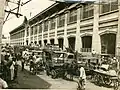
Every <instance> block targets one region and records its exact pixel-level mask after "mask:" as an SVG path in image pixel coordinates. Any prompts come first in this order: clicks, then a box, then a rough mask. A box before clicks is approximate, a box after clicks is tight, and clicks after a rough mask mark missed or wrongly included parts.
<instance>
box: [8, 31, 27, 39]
mask: <svg viewBox="0 0 120 90" xmlns="http://www.w3.org/2000/svg"><path fill="white" fill-rule="evenodd" d="M24 35H25V32H24V31H22V32H19V33H17V34H14V35H11V36H10V39H17V38H22V37H24Z"/></svg>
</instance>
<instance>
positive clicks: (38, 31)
mask: <svg viewBox="0 0 120 90" xmlns="http://www.w3.org/2000/svg"><path fill="white" fill-rule="evenodd" d="M38 34H39V24H38V25H37V44H39V40H38Z"/></svg>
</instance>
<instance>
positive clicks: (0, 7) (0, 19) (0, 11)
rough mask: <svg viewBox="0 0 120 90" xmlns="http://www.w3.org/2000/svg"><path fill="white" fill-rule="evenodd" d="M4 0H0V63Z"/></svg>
mask: <svg viewBox="0 0 120 90" xmlns="http://www.w3.org/2000/svg"><path fill="white" fill-rule="evenodd" d="M5 5H6V0H0V64H1V46H2V29H3V22H4V17H5Z"/></svg>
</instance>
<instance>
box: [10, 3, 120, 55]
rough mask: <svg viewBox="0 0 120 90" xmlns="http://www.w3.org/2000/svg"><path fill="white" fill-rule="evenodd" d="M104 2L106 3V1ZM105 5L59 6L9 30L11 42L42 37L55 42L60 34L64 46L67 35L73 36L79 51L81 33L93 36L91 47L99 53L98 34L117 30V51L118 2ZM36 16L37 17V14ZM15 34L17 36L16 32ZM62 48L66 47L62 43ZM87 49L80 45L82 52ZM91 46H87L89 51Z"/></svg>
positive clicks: (29, 40)
mask: <svg viewBox="0 0 120 90" xmlns="http://www.w3.org/2000/svg"><path fill="white" fill-rule="evenodd" d="M106 6H107V5H106ZM106 6H104V5H91V4H90V5H86V6H83V5H80V4H73V5H71V6H70V7H67V8H65V9H62V10H61V11H59V12H56V13H54V14H53V15H51V16H49V17H45V19H43V20H40V21H38V22H37V23H34V24H32V25H29V24H28V25H26V27H25V28H24V29H22V30H18V31H17V32H15V33H11V35H10V36H11V44H13V45H26V40H28V43H29V44H30V43H31V42H33V43H34V42H35V41H36V42H37V44H39V41H41V44H42V45H44V40H47V43H50V40H51V39H54V43H55V44H58V39H59V38H63V41H64V46H65V47H69V44H68V38H70V37H74V38H75V50H78V51H79V52H81V48H82V40H81V39H82V37H84V36H91V37H92V47H91V48H90V49H91V50H95V51H96V52H98V53H101V39H100V36H101V35H103V34H106V33H114V34H116V48H117V49H116V54H117V53H118V52H119V50H118V48H119V46H120V45H119V40H118V38H119V37H120V34H119V31H120V30H119V28H120V25H119V24H120V23H118V22H119V20H120V15H119V13H120V10H119V9H120V6H115V8H112V6H111V7H109V8H108V7H107V8H106ZM36 19H37V18H36ZM15 35H16V36H15ZM64 46H63V48H64V49H65V47H64ZM86 50H87V49H85V50H84V49H83V51H84V52H87V51H86ZM91 50H88V51H90V52H91Z"/></svg>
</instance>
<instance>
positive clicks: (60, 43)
mask: <svg viewBox="0 0 120 90" xmlns="http://www.w3.org/2000/svg"><path fill="white" fill-rule="evenodd" d="M58 44H59V48H62V49H63V38H59V39H58Z"/></svg>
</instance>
